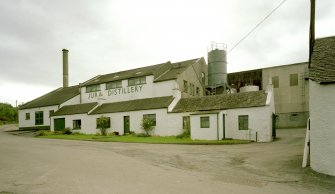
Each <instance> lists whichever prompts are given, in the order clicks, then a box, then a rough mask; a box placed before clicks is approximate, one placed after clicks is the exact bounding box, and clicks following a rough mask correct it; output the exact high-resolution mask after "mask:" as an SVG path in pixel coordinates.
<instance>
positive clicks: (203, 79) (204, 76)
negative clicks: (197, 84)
mask: <svg viewBox="0 0 335 194" xmlns="http://www.w3.org/2000/svg"><path fill="white" fill-rule="evenodd" d="M201 81H202V84H203V85H205V84H206V83H205V81H206V75H205V73H204V72H202V73H201Z"/></svg>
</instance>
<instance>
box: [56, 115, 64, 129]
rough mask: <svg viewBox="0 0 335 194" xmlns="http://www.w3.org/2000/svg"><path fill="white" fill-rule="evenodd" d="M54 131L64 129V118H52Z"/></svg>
mask: <svg viewBox="0 0 335 194" xmlns="http://www.w3.org/2000/svg"><path fill="white" fill-rule="evenodd" d="M54 129H55V131H62V130H64V129H65V118H59V119H54Z"/></svg>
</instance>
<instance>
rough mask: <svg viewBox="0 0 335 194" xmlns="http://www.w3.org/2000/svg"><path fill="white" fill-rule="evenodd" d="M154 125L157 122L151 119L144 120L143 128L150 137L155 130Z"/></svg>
mask: <svg viewBox="0 0 335 194" xmlns="http://www.w3.org/2000/svg"><path fill="white" fill-rule="evenodd" d="M154 123H155V121H154V120H153V119H151V118H143V119H142V123H141V127H142V129H143V130H144V131H145V133H146V134H147V135H148V136H149V135H150V134H149V133H150V132H151V131H152V130H153V129H154Z"/></svg>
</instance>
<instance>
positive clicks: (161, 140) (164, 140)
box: [38, 134, 251, 145]
mask: <svg viewBox="0 0 335 194" xmlns="http://www.w3.org/2000/svg"><path fill="white" fill-rule="evenodd" d="M38 138H50V139H67V140H82V141H98V142H124V143H150V144H192V145H227V144H246V143H250V142H251V141H249V140H236V139H233V140H191V139H190V138H182V139H178V138H176V137H174V136H169V137H158V136H153V137H136V136H132V135H128V136H100V135H82V134H80V135H55V134H49V135H45V136H39V137H38Z"/></svg>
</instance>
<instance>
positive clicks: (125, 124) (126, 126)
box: [123, 116, 130, 134]
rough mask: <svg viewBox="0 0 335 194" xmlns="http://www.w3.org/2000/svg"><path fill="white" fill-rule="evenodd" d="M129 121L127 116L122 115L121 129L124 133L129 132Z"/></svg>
mask: <svg viewBox="0 0 335 194" xmlns="http://www.w3.org/2000/svg"><path fill="white" fill-rule="evenodd" d="M129 129H130V123H129V116H124V117H123V131H124V133H125V134H126V133H129V132H130V130H129Z"/></svg>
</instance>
